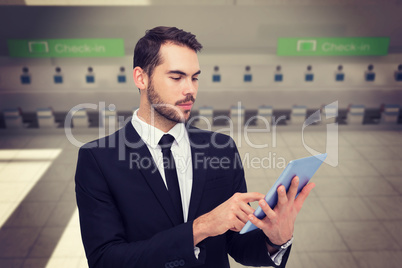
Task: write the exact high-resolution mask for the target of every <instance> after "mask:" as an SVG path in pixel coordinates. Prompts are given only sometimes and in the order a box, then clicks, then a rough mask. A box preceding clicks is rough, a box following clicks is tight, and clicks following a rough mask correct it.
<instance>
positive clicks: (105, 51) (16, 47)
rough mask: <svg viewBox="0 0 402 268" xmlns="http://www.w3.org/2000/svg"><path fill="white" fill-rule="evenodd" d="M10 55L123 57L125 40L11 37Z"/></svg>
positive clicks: (35, 56)
mask: <svg viewBox="0 0 402 268" xmlns="http://www.w3.org/2000/svg"><path fill="white" fill-rule="evenodd" d="M7 43H8V51H9V53H10V57H17V58H87V57H123V56H124V40H123V39H120V38H103V39H24V40H21V39H11V40H7Z"/></svg>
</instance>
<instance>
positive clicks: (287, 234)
mask: <svg viewBox="0 0 402 268" xmlns="http://www.w3.org/2000/svg"><path fill="white" fill-rule="evenodd" d="M298 186H299V178H298V177H297V176H296V177H294V178H293V180H292V184H291V186H290V188H289V191H288V193H286V191H285V186H283V185H281V186H279V187H278V189H277V191H278V204H277V205H276V206H275V208H274V209H273V210H272V209H271V208H270V207H269V205H268V204H267V202H265V200H264V199H263V198H262V199H261V200H260V201H259V205H260V207H261V208H262V210H263V211H264V213H265V215H266V217H264V218H263V219H262V220H260V219H258V218H257V217H255V216H254V215H253V214H252V213H250V214H249V215H248V219H249V220H250V221H251V222H252V223H253V224H254V225H255V226H257V227H258V228H260V229H262V230H263V231H264V233H265V235H266V236H267V237H268V238H269V240H270V241H271V242H272V243H274V244H276V245H282V244H284V243H286V242H287V241H289V240H290V239H291V238H292V236H293V230H294V224H295V221H296V216H297V214H298V213H299V211H300V209H301V208H302V206H303V203H304V200H306V198H307V196H308V195H309V194H310V191H311V190H312V189H313V188H314V186H315V184H314V183H309V184H307V185H306V186H304V187H303V190H302V191H301V192H300V194H299V195H298V196H297V198H296V199H295V197H296V194H297V187H298Z"/></svg>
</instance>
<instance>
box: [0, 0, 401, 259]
mask: <svg viewBox="0 0 402 268" xmlns="http://www.w3.org/2000/svg"><path fill="white" fill-rule="evenodd" d="M400 14H402V1H400V0H370V1H367V0H353V1H348V0H321V1H319V0H282V1H280V0H216V1H213V0H201V1H200V0H198V1H196V0H187V1H184V0H165V1H162V0H116V1H107V0H92V1H91V0H82V1H78V0H70V1H69V0H53V1H46V0H42V1H41V0H15V1H11V0H0V228H1V229H0V267H87V264H86V259H85V253H84V250H83V246H82V243H81V239H80V230H79V223H78V215H77V208H76V203H75V192H74V173H75V164H76V160H77V151H78V147H79V146H81V145H82V144H83V143H85V142H88V141H91V140H93V139H96V138H98V137H100V136H104V135H106V134H108V133H110V132H113V131H115V130H116V129H118V128H119V127H121V126H122V125H123V124H124V123H125V122H127V120H129V118H130V117H131V115H132V112H133V111H134V110H135V109H136V108H137V107H138V105H139V93H138V89H137V88H136V87H135V85H134V83H133V80H132V72H131V70H132V57H133V50H134V46H135V44H136V42H137V41H138V39H139V38H141V37H142V36H143V35H144V34H145V31H146V30H147V29H151V28H153V27H156V26H160V25H165V26H176V27H178V28H180V29H184V30H186V31H190V32H192V33H194V34H195V35H196V36H197V39H198V40H199V41H200V42H201V43H202V44H203V46H204V49H203V50H202V52H201V53H200V54H199V61H200V66H201V70H202V74H201V75H200V77H199V93H198V96H197V101H196V102H195V105H194V108H193V112H192V118H191V120H192V121H191V122H192V123H193V124H194V125H196V126H198V127H200V128H208V129H212V130H215V131H220V132H223V133H227V134H229V135H231V136H232V137H233V138H234V139H235V141H236V143H237V145H238V147H239V152H240V154H241V156H242V158H243V161H244V167H245V171H246V179H247V183H248V188H249V190H250V191H259V192H263V193H265V192H266V191H268V189H269V188H270V187H271V185H272V184H273V183H274V181H275V180H276V178H277V177H278V176H279V174H280V173H281V171H282V170H283V168H284V167H285V165H286V163H287V162H289V161H290V160H292V159H295V158H300V157H306V156H310V155H311V154H312V152H313V151H314V152H316V153H319V152H322V153H323V152H328V153H329V157H330V160H331V161H330V162H327V163H326V164H324V165H323V166H322V167H321V168H320V170H319V171H318V172H317V174H316V175H315V176H314V178H313V181H314V182H315V183H316V185H317V187H316V188H315V189H314V191H313V193H312V194H311V196H310V197H309V198H308V200H307V201H306V204H305V206H304V208H303V210H302V212H301V213H300V215H299V217H298V220H297V222H296V231H295V242H294V246H293V249H292V253H291V257H290V260H289V265H288V267H400V263H402V242H401V241H402V228H401V226H402V225H401V224H402V180H401V179H400V174H401V172H402V165H401V161H402V153H401V148H402V147H401V145H402V132H401V130H402V128H401V126H402V115H401V113H400V106H401V105H402V19H401V16H400ZM313 114H314V115H316V116H317V115H319V116H320V119H319V120H318V119H317V120H310V121H309V120H308V121H309V123H307V124H306V125H304V126H303V122H305V120H306V119H307V118H311V117H310V116H311V115H313ZM199 116H202V118H199ZM313 121H314V122H313ZM245 126H246V127H245ZM252 159H257V160H256V161H260V163H263V164H261V165H256V164H255V163H256V162H252ZM253 163H254V164H253ZM231 264H232V267H243V266H241V265H239V264H236V263H235V262H234V261H232V260H231Z"/></svg>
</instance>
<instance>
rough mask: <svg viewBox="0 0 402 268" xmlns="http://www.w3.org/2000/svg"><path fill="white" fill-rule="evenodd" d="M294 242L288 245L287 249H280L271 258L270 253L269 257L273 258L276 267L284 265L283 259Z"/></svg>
mask: <svg viewBox="0 0 402 268" xmlns="http://www.w3.org/2000/svg"><path fill="white" fill-rule="evenodd" d="M292 243H293V240H291V241H290V243H288V244H287V245H286V248H283V247H282V248H281V249H279V250H278V251H277V252H276V253H275V254H274V255H272V256H271V254H269V252H268V256H269V257H270V258H271V260H272V261H273V262H274V263H275V265H277V266H279V265H281V263H282V258H283V255H285V253H286V251H287V250H288V249H289V247H290V245H292Z"/></svg>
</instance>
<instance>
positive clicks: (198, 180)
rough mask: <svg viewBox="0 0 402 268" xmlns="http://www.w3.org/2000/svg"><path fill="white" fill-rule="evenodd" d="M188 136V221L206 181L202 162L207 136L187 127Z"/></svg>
mask: <svg viewBox="0 0 402 268" xmlns="http://www.w3.org/2000/svg"><path fill="white" fill-rule="evenodd" d="M188 136H189V139H190V146H191V161H192V164H193V188H192V190H191V199H190V206H189V212H188V221H190V220H194V219H195V217H196V213H197V210H198V207H199V205H200V202H201V197H202V193H203V190H204V184H205V181H206V172H207V169H206V168H204V164H205V161H206V158H207V147H208V146H209V144H208V143H207V138H206V135H205V134H202V131H200V130H199V129H197V128H194V127H191V126H189V127H188Z"/></svg>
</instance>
